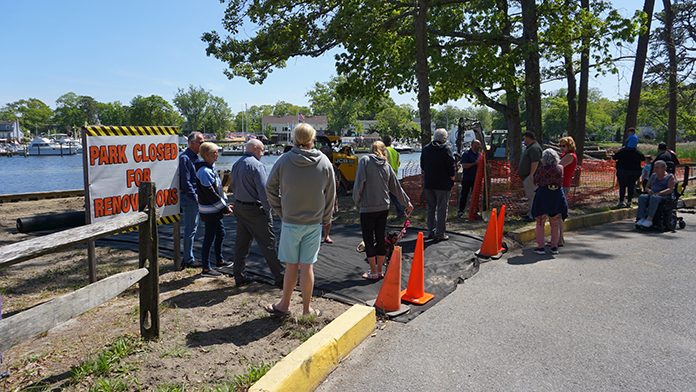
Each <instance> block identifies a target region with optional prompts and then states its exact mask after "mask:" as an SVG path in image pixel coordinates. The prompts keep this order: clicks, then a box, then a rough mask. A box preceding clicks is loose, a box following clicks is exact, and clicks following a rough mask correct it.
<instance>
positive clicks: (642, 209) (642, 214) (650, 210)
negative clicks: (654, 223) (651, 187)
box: [637, 195, 672, 219]
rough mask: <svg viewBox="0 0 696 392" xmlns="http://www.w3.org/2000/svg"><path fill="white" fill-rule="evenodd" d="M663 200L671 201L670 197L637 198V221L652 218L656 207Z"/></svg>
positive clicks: (644, 196)
mask: <svg viewBox="0 0 696 392" xmlns="http://www.w3.org/2000/svg"><path fill="white" fill-rule="evenodd" d="M663 200H672V195H665V196H658V195H652V196H648V195H640V196H639V197H638V215H637V216H638V219H645V218H650V219H652V218H654V217H655V212H657V206H658V205H660V202H661V201H663Z"/></svg>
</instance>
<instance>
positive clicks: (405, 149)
mask: <svg viewBox="0 0 696 392" xmlns="http://www.w3.org/2000/svg"><path fill="white" fill-rule="evenodd" d="M392 147H393V148H394V149H395V150H396V151H398V152H399V154H410V153H412V152H413V147H411V146H409V145H406V144H397V143H394V144H392Z"/></svg>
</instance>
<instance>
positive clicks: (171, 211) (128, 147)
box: [82, 125, 179, 224]
mask: <svg viewBox="0 0 696 392" xmlns="http://www.w3.org/2000/svg"><path fill="white" fill-rule="evenodd" d="M82 132H83V151H82V156H83V161H84V165H83V167H84V171H85V200H87V202H88V203H89V205H88V207H87V209H88V211H89V216H90V223H95V222H98V221H100V220H104V219H109V218H112V217H114V216H116V215H120V214H128V213H132V212H137V211H138V187H139V186H140V183H141V182H143V181H151V182H154V183H155V185H156V187H157V194H156V197H155V200H156V203H157V208H158V209H159V210H160V211H161V218H160V220H159V221H158V223H160V224H161V223H171V222H174V221H178V220H179V145H178V142H179V132H178V129H177V128H176V127H111V126H101V125H100V126H86V127H84V128H82Z"/></svg>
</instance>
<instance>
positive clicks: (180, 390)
mask: <svg viewBox="0 0 696 392" xmlns="http://www.w3.org/2000/svg"><path fill="white" fill-rule="evenodd" d="M185 390H186V389H185V388H184V386H183V384H181V383H177V384H169V383H165V384H161V385H157V386H156V387H155V392H184V391H185Z"/></svg>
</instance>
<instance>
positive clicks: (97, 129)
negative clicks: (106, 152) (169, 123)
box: [82, 125, 179, 136]
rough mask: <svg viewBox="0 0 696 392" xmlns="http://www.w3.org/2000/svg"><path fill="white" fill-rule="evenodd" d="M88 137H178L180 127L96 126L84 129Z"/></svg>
mask: <svg viewBox="0 0 696 392" xmlns="http://www.w3.org/2000/svg"><path fill="white" fill-rule="evenodd" d="M82 130H84V131H85V135H87V136H158V135H178V134H179V128H178V127H113V126H106V125H94V126H87V127H82Z"/></svg>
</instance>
